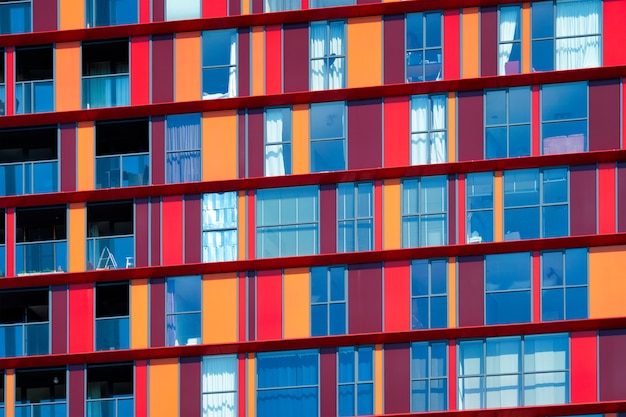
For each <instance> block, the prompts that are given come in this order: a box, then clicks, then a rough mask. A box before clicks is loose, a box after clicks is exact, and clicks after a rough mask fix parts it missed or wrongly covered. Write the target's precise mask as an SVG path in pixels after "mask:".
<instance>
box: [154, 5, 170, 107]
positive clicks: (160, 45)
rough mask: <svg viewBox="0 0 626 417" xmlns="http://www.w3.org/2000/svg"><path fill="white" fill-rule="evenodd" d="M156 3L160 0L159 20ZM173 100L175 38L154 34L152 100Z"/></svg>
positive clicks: (165, 101)
mask: <svg viewBox="0 0 626 417" xmlns="http://www.w3.org/2000/svg"><path fill="white" fill-rule="evenodd" d="M160 1H161V2H162V1H163V0H160ZM156 3H158V1H155V3H154V8H155V18H154V20H155V21H157V17H156ZM161 20H162V19H161ZM172 101H174V39H173V38H172V35H160V36H153V37H152V102H153V103H170V102H172Z"/></svg>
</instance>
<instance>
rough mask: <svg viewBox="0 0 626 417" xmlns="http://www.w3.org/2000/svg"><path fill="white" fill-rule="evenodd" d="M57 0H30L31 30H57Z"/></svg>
mask: <svg viewBox="0 0 626 417" xmlns="http://www.w3.org/2000/svg"><path fill="white" fill-rule="evenodd" d="M57 7H58V5H57V2H56V1H50V0H32V10H33V32H46V31H50V30H57V16H58V12H57Z"/></svg>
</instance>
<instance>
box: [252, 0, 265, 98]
mask: <svg viewBox="0 0 626 417" xmlns="http://www.w3.org/2000/svg"><path fill="white" fill-rule="evenodd" d="M261 11H263V4H262V3H261ZM251 73H252V95H253V96H260V95H263V94H264V93H265V31H264V27H263V26H254V27H253V28H252V69H251Z"/></svg>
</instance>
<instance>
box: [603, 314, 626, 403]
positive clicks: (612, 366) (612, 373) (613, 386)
mask: <svg viewBox="0 0 626 417" xmlns="http://www.w3.org/2000/svg"><path fill="white" fill-rule="evenodd" d="M622 320H623V319H622ZM599 346H600V348H599V349H600V350H599V351H598V357H599V359H600V360H599V361H598V363H599V367H600V369H598V377H599V379H600V380H599V381H598V385H599V386H600V398H599V400H600V401H615V400H624V399H626V384H624V373H626V362H625V361H624V360H623V358H624V351H625V350H626V330H604V331H600V343H599Z"/></svg>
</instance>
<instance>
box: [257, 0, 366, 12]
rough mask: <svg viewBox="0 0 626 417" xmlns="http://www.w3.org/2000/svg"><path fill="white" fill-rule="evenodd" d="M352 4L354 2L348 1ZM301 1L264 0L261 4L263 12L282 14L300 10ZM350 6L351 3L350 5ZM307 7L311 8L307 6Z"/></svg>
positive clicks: (352, 0)
mask: <svg viewBox="0 0 626 417" xmlns="http://www.w3.org/2000/svg"><path fill="white" fill-rule="evenodd" d="M350 1H351V2H354V0H350ZM300 2H301V0H265V1H264V2H263V11H264V12H266V13H268V12H282V11H285V10H300V8H301V4H300ZM350 4H352V3H350ZM309 7H313V6H311V5H310V4H309Z"/></svg>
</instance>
